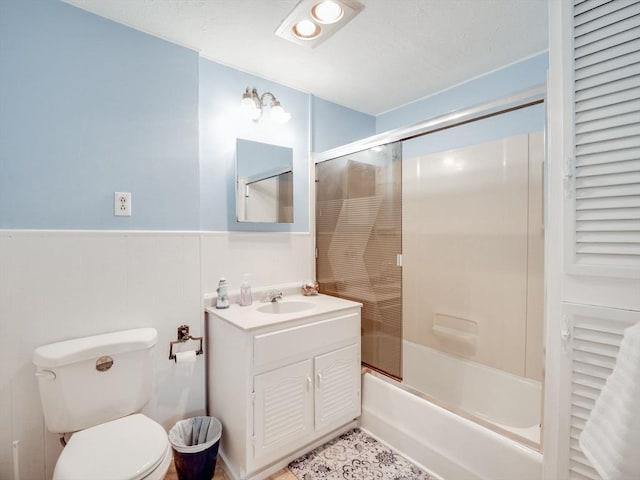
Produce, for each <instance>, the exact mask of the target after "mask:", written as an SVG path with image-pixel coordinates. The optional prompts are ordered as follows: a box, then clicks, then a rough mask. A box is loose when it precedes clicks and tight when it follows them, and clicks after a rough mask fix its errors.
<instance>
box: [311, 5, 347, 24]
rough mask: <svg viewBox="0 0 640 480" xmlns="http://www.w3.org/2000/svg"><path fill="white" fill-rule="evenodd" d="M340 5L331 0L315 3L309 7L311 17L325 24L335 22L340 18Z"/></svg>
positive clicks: (341, 11) (341, 12)
mask: <svg viewBox="0 0 640 480" xmlns="http://www.w3.org/2000/svg"><path fill="white" fill-rule="evenodd" d="M343 13H344V12H343V10H342V7H341V6H340V5H338V4H337V3H336V2H333V1H332V0H326V1H324V2H320V3H318V4H316V5H315V6H314V7H313V8H312V9H311V15H312V16H313V18H314V19H315V20H316V21H318V22H320V23H325V24H330V23H335V22H337V21H338V20H340V19H341V18H342V14H343Z"/></svg>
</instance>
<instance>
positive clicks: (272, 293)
mask: <svg viewBox="0 0 640 480" xmlns="http://www.w3.org/2000/svg"><path fill="white" fill-rule="evenodd" d="M278 300H282V292H280V291H278V290H269V293H267V295H266V296H265V297H264V298H263V299H262V301H263V302H271V303H276V302H277V301H278Z"/></svg>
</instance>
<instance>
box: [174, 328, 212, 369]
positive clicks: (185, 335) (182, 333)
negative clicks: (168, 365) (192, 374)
mask: <svg viewBox="0 0 640 480" xmlns="http://www.w3.org/2000/svg"><path fill="white" fill-rule="evenodd" d="M189 340H195V341H199V342H200V345H199V347H198V350H196V355H202V354H203V353H204V352H203V351H202V337H192V336H191V335H190V334H189V325H180V326H179V327H178V339H177V340H174V341H173V342H169V360H173V361H174V362H175V361H176V354H175V353H173V346H174V345H176V344H178V343H185V342H187V341H189Z"/></svg>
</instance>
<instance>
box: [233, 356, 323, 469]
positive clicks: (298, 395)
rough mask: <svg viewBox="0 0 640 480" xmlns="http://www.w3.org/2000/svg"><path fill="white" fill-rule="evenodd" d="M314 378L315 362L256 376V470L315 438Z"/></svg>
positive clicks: (301, 363)
mask: <svg viewBox="0 0 640 480" xmlns="http://www.w3.org/2000/svg"><path fill="white" fill-rule="evenodd" d="M312 376H313V364H312V361H311V360H305V361H304V362H299V363H294V364H292V365H289V366H286V367H282V368H278V369H276V370H272V371H270V372H267V373H263V374H262V375H256V376H255V378H254V391H255V408H254V462H255V465H256V466H259V465H262V463H264V461H266V460H269V459H273V458H276V457H277V456H278V454H279V453H281V452H282V451H288V450H292V448H290V447H297V446H298V445H304V444H305V443H306V442H305V440H306V439H307V437H310V435H311V434H312V432H313V380H312ZM238 408H240V406H238ZM293 449H295V448H293Z"/></svg>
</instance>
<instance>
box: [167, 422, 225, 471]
mask: <svg viewBox="0 0 640 480" xmlns="http://www.w3.org/2000/svg"><path fill="white" fill-rule="evenodd" d="M221 435H222V424H221V423H220V421H219V420H218V419H217V418H215V417H193V418H188V419H186V420H181V421H179V422H178V423H176V424H175V425H174V426H173V427H172V428H171V430H169V441H170V442H171V446H172V447H173V461H174V463H175V465H176V471H177V473H178V478H179V479H180V480H211V479H212V478H213V472H214V471H215V469H216V460H217V458H218V446H219V445H220V436H221Z"/></svg>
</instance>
